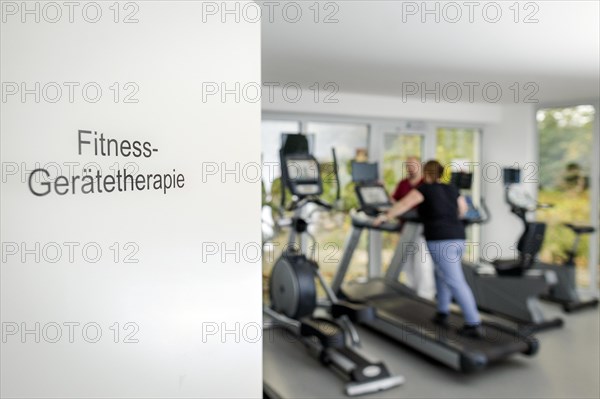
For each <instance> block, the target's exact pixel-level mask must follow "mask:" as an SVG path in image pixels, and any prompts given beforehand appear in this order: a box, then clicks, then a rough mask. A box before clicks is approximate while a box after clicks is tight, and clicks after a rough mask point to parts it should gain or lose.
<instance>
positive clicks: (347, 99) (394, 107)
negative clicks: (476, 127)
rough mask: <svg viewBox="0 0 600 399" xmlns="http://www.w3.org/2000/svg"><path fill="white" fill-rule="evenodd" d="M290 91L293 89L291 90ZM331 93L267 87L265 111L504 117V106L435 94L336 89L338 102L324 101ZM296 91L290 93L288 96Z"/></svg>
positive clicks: (478, 120) (475, 120) (480, 120)
mask: <svg viewBox="0 0 600 399" xmlns="http://www.w3.org/2000/svg"><path fill="white" fill-rule="evenodd" d="M290 91H291V90H290ZM326 94H329V93H323V92H321V93H320V96H319V101H315V96H314V92H313V91H311V90H308V89H304V90H303V91H302V95H301V97H300V99H299V100H298V101H297V102H291V101H286V100H285V98H286V97H285V95H284V94H283V93H282V90H281V88H279V90H277V89H275V90H274V92H273V93H271V96H269V93H268V92H267V91H266V90H264V91H263V96H262V110H263V112H281V113H306V114H316V115H336V116H339V117H361V118H372V119H378V118H385V119H417V120H437V121H444V122H468V123H471V124H489V123H499V122H501V120H502V108H503V107H502V106H501V105H499V104H485V103H444V102H438V103H436V102H435V101H434V99H433V97H432V98H427V102H422V101H419V100H415V99H412V98H407V99H406V101H403V99H402V98H401V97H387V96H373V95H364V94H355V93H337V94H334V95H333V96H332V99H335V100H338V102H337V103H329V102H325V101H324V97H325V95H326ZM293 96H294V94H290V95H288V98H290V97H293Z"/></svg>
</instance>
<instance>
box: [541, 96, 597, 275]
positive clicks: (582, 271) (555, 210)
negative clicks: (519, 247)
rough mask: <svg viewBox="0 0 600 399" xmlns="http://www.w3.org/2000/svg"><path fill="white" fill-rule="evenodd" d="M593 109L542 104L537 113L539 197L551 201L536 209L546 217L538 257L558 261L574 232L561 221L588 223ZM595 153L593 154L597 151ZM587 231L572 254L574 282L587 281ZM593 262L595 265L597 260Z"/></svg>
mask: <svg viewBox="0 0 600 399" xmlns="http://www.w3.org/2000/svg"><path fill="white" fill-rule="evenodd" d="M595 116H596V115H595V110H594V107H593V106H591V105H580V106H575V107H569V108H546V109H541V110H539V111H538V113H537V124H538V134H539V161H540V163H539V191H538V201H539V202H543V203H549V204H552V205H553V207H552V208H550V209H545V210H539V211H538V212H537V218H538V220H540V221H543V222H546V224H547V228H546V236H545V240H544V245H543V247H542V250H541V251H540V259H541V260H542V261H544V262H548V263H563V262H564V260H565V252H566V251H567V250H568V249H569V247H570V246H571V245H572V243H573V239H574V234H573V233H572V232H571V231H570V230H569V229H567V228H566V227H564V226H563V223H566V222H579V223H584V224H589V223H590V222H591V215H590V210H591V202H590V201H591V194H590V184H591V181H590V177H591V167H592V159H593V158H592V157H593V156H594V154H593V151H594V150H593V148H594V145H593V130H594V119H595ZM596 156H598V154H596ZM589 254H590V241H589V236H588V235H585V236H582V238H581V242H580V244H579V249H578V252H577V257H576V261H575V262H576V265H577V273H576V275H577V280H578V281H577V282H578V284H579V285H580V286H584V287H589V286H590V267H592V266H593V265H589V262H590V260H589ZM595 267H598V266H597V265H596V266H595Z"/></svg>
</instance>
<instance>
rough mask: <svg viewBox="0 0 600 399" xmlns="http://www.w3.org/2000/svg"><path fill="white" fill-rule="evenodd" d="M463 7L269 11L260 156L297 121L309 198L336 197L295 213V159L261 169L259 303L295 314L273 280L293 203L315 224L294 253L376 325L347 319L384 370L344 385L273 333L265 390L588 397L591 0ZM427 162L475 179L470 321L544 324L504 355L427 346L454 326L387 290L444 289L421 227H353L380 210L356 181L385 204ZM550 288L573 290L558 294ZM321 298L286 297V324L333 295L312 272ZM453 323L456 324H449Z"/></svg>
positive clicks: (595, 340) (595, 264)
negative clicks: (464, 356)
mask: <svg viewBox="0 0 600 399" xmlns="http://www.w3.org/2000/svg"><path fill="white" fill-rule="evenodd" d="M469 7H470V6H469V4H467V3H461V2H386V1H382V2H379V1H373V2H360V1H359V2H354V1H352V2H341V3H336V2H333V3H322V4H320V5H317V4H316V3H315V4H314V5H310V6H309V5H306V6H305V7H303V8H302V12H301V14H302V15H304V16H305V17H306V16H309V17H310V18H303V19H299V20H298V21H296V22H295V23H286V21H285V20H284V21H279V23H277V22H273V23H266V22H265V21H263V25H262V79H263V85H265V86H266V90H268V89H271V94H272V95H271V96H270V97H268V96H267V95H263V98H262V100H263V101H262V122H261V131H262V133H261V134H262V144H261V151H262V159H263V163H264V164H266V165H267V166H268V165H271V164H272V165H275V164H278V165H279V164H281V165H282V166H283V165H284V160H283V159H282V158H281V156H282V154H281V153H280V151H281V150H282V149H283V148H286V147H287V146H285V145H284V144H285V140H286V137H289V139H290V140H291V139H292V138H293V137H295V136H288V135H289V134H292V133H302V134H303V135H305V136H306V141H307V143H308V146H307V147H306V148H307V153H308V154H310V155H311V156H312V157H314V159H315V160H316V161H318V165H319V166H320V175H321V177H322V182H321V184H322V189H321V190H320V191H321V195H320V198H321V200H323V201H324V202H326V203H327V204H329V205H331V208H329V207H323V206H319V204H302V203H301V204H300V205H306V206H305V207H304V208H305V209H304V211H302V210H297V209H294V206H296V205H298V204H296V203H295V201H297V200H298V199H301V198H303V196H302V195H301V194H300V195H299V196H294V194H295V193H294V192H293V191H291V192H290V190H293V189H294V187H295V185H294V184H292V185H286V184H285V180H286V173H283V174H282V172H281V171H280V170H279V169H277V168H271V169H266V168H264V169H263V170H268V172H269V173H270V174H265V173H263V219H262V220H263V239H264V240H265V241H264V248H263V279H264V284H263V292H264V293H263V295H264V300H265V302H266V303H271V309H274V310H277V312H276V314H274V315H273V316H277V314H281V313H283V314H284V315H287V316H288V317H289V316H290V315H292V313H294V311H293V310H291V309H293V306H292V305H291V304H290V302H288V300H289V298H287V297H280V296H278V295H277V294H275V296H274V294H273V293H271V292H270V291H271V289H277V287H279V289H281V287H285V286H286V284H289V282H287V283H286V282H285V281H286V277H281V276H279V277H277V276H275V277H273V275H272V274H271V273H272V271H273V270H275V269H274V267H275V266H276V265H277V262H281V259H282V258H281V256H282V253H283V252H284V251H285V250H286V249H287V247H286V245H289V244H290V241H289V239H290V234H291V232H292V231H294V230H297V229H296V228H295V225H294V220H295V218H298V217H300V218H301V220H302V221H303V222H305V224H306V225H307V227H305V228H306V233H308V234H304V236H305V237H304V238H303V239H298V240H297V242H298V245H299V248H298V249H299V253H301V254H303V255H304V256H305V257H306V258H308V259H312V260H314V262H315V264H317V265H318V267H319V271H320V274H321V275H322V277H323V278H324V279H325V280H326V284H328V285H329V286H330V288H332V291H333V294H335V297H336V299H337V300H339V301H342V302H343V301H348V302H351V303H352V304H360V305H361V306H366V307H372V308H373V309H374V313H375V316H374V319H373V320H361V317H360V316H356V315H350V316H349V317H348V318H349V319H351V320H352V322H353V324H354V325H355V326H356V331H357V332H358V335H359V336H360V350H361V351H362V352H364V353H365V356H367V358H371V359H372V358H374V359H377V360H378V361H381V362H382V363H383V364H384V365H385V367H386V369H385V372H386V376H388V378H392V380H389V379H388V380H386V379H384V378H381V379H380V382H381V385H380V386H379V387H377V385H376V382H375V380H374V379H365V380H360V379H356V380H353V379H350V382H348V381H345V382H342V381H344V380H343V379H342V380H340V379H339V378H337V379H336V376H334V375H333V374H334V373H331V372H329V373H328V372H326V371H324V370H323V367H320V368H319V367H318V365H317V362H316V361H315V359H314V357H313V358H311V357H310V356H307V353H306V349H304V348H303V347H302V345H297V341H296V340H291V339H290V338H289V332H285V333H283V334H282V333H276V331H277V328H273V332H269V333H267V332H266V331H265V333H264V335H263V347H264V352H263V372H264V376H263V378H264V383H265V385H264V389H265V393H266V395H267V396H269V397H290V398H299V397H302V398H307V397H314V398H324V397H340V396H341V393H342V390H343V389H346V391H345V392H346V394H347V395H352V393H353V392H363V391H361V388H360V387H361V386H362V387H364V388H365V392H366V394H367V396H369V395H372V396H373V397H381V398H384V397H389V398H398V397H407V398H437V397H451V398H466V397H473V398H475V397H477V398H481V397H490V398H524V397H527V398H552V397H555V398H559V397H560V398H566V397H597V396H598V393H599V387H598V375H599V373H600V369H599V360H598V359H600V356H599V355H600V353H599V333H600V332H599V318H598V309H597V307H596V306H595V305H596V304H597V300H596V299H594V298H597V295H598V281H599V280H598V268H599V259H598V251H599V245H598V234H597V233H596V231H597V229H598V220H599V219H598V217H599V215H598V202H599V200H598V183H599V178H600V177H599V172H598V168H599V159H600V154H599V132H598V126H599V125H598V116H597V112H598V98H599V67H600V65H599V62H598V47H599V46H598V13H599V12H598V3H597V2H570V3H568V4H567V3H566V2H541V3H538V2H514V3H513V2H498V3H495V4H492V3H488V4H484V3H476V4H475V3H474V4H473V5H472V7H473V8H469ZM288 11H289V15H290V19H291V18H294V17H295V16H296V15H297V13H296V12H292V11H293V8H292V6H289V10H288ZM318 11H319V12H318ZM318 21H320V22H321V23H317V22H318ZM278 89H279V90H278ZM293 147H294V146H293V145H291V146H290V147H289V148H291V150H290V151H292V153H293V152H294V151H295V150H293ZM332 151H335V153H333V152H332ZM292 158H293V156H292ZM430 160H437V161H439V162H440V163H441V164H442V165H443V166H444V169H445V170H444V175H443V176H442V179H441V180H442V182H443V183H447V184H452V182H453V181H454V182H458V181H459V180H460V179H459V176H461V175H463V176H468V179H467V183H466V184H461V183H457V184H458V191H459V192H460V193H461V194H462V195H463V196H465V197H468V198H469V204H470V206H471V205H472V207H473V210H475V211H476V212H475V216H474V218H475V219H477V220H475V221H474V222H473V223H469V224H466V225H465V230H466V245H465V249H464V252H463V255H462V258H463V262H462V263H463V265H462V268H463V271H464V275H465V278H466V280H467V283H468V286H469V288H470V289H471V290H472V291H473V295H474V297H475V302H476V303H477V307H478V309H479V313H480V316H481V320H483V323H484V324H485V323H492V324H495V323H498V324H501V325H502V326H506V327H508V328H511V329H517V331H520V332H521V333H524V334H525V335H527V336H528V337H535V338H534V339H535V340H536V341H537V344H538V345H539V347H538V348H537V350H536V353H535V354H533V353H530V354H529V355H527V354H523V353H519V354H516V355H514V356H513V355H508V352H504V353H503V354H502V356H500V357H501V358H502V359H501V360H500V359H496V360H498V361H495V360H494V359H492V358H489V359H487V360H486V361H484V363H485V366H483V365H481V367H479V366H477V367H475V368H477V369H478V370H469V367H465V366H464V364H463V365H458V366H457V365H454V364H452V361H450V360H449V358H448V357H447V356H448V355H449V353H448V351H447V349H448V347H445V348H443V349H440V350H439V352H440V353H438V354H436V350H437V349H436V348H435V346H434V345H429V344H428V342H427V339H426V338H428V337H429V336H430V335H432V334H433V335H434V336H435V337H433V338H432V339H439V340H441V341H444V340H450V341H453V337H455V336H454V335H450V336H442V337H440V336H439V335H438V334H440V330H439V328H438V327H436V325H435V324H431V326H430V327H428V326H429V324H427V321H425V322H423V321H422V320H421V318H422V317H426V318H432V317H433V316H434V314H435V309H433V308H432V309H431V310H430V309H426V308H421V307H417V306H416V305H415V308H414V309H413V308H412V306H413V305H412V304H409V303H408V302H405V301H403V300H400V299H397V298H398V297H399V296H402V295H403V291H402V290H401V289H399V288H405V287H396V286H397V285H398V282H399V283H400V284H401V285H402V286H408V287H409V288H410V289H412V292H411V293H409V294H408V295H416V296H418V297H420V298H425V300H430V301H434V302H435V301H436V294H435V291H436V289H435V288H436V281H435V279H434V273H436V271H435V266H433V267H432V266H431V263H433V262H432V260H431V258H429V259H428V257H429V256H431V254H430V253H429V251H428V250H427V248H428V247H427V244H426V240H427V237H425V240H423V238H422V233H423V232H422V230H418V229H420V228H419V227H416V226H414V227H415V229H417V231H415V232H412V231H411V230H410V229H409V227H410V226H411V225H412V224H411V223H408V221H406V222H404V223H402V222H399V224H404V225H403V226H402V227H401V228H400V230H397V229H385V228H382V229H373V228H370V227H368V226H366V225H364V224H363V225H361V224H360V221H363V222H364V221H365V220H370V219H372V220H374V219H376V218H377V216H378V214H380V213H379V212H378V211H382V209H377V206H379V207H381V205H382V204H381V203H377V206H375V207H374V208H373V209H371V212H369V211H368V210H367V209H365V208H368V204H365V202H368V201H367V199H366V198H359V197H363V196H361V195H360V191H359V189H358V187H360V186H361V185H362V186H367V188H368V189H370V190H373V189H374V187H377V186H380V187H379V188H381V189H382V193H381V195H382V197H383V198H385V197H386V196H387V197H389V196H393V197H394V198H393V199H392V203H394V201H396V200H398V199H399V198H398V195H397V194H401V193H399V192H398V190H399V191H403V190H402V189H401V188H399V183H400V182H401V181H402V180H405V179H408V181H410V182H412V185H413V186H415V185H417V184H418V183H419V180H420V179H422V175H423V172H422V171H421V172H416V174H417V176H415V177H413V174H415V170H414V169H415V167H414V166H415V164H419V166H420V167H421V168H423V167H424V166H425V164H426V162H428V161H430ZM360 165H363V166H365V168H366V169H369V166H371V168H370V169H371V170H372V174H371V176H370V178H366V180H361V178H360V177H358V176H359V175H360V174H361V172H360V171H361V170H363V169H364V168H363V169H360V168H359V166H360ZM297 169H299V168H297V167H296V168H294V167H291V169H290V170H289V171H288V173H287V174H289V175H294V173H297V171H296V170H297ZM411 169H412V170H411ZM333 170H335V171H336V173H333V172H332V171H333ZM367 174H369V172H367ZM453 176H454V177H455V178H453ZM282 180H283V184H282ZM291 180H292V181H293V180H294V178H293V176H292V178H291ZM369 185H373V187H368V186H369ZM408 187H409V188H408V190H410V188H411V187H410V185H409V186H408ZM406 191H407V190H406V189H405V190H404V194H406ZM282 192H285V195H284V196H283V198H282ZM364 197H368V196H367V195H364ZM377 198H379V199H376V202H378V201H381V197H377ZM517 198H518V199H517ZM390 205H391V204H388V206H390ZM384 208H385V207H384ZM418 209H421V208H418ZM401 219H402V218H400V220H401ZM526 223H527V224H526ZM567 225H569V226H567ZM360 226H362V227H360ZM525 226H529V227H528V230H529V236H531V237H533V236H536V237H537V238H536V239H532V240H529V238H523V242H524V245H523V248H521V247H519V245H518V242H519V240H520V239H521V238H522V237H525ZM301 228H302V226H300V229H301ZM426 229H427V228H426ZM298 231H301V230H297V231H296V233H297V232H298ZM361 232H362V233H364V234H361ZM411 234H412V235H411ZM300 235H302V234H300ZM425 235H427V233H425ZM403 236H405V237H403ZM418 236H421V238H419V237H418ZM576 238H577V240H578V245H577V247H576V248H575V249H574V251H575V252H576V253H574V254H573V257H572V258H569V251H573V248H574V246H573V244H574V242H575V239H576ZM302 240H304V241H302ZM528 242H529V244H527V243H528ZM349 245H352V250H349V249H348V246H349ZM402 252H404V255H403V254H402ZM352 255H353V256H352ZM347 256H348V258H350V259H348V258H347ZM448 256H451V255H449V254H448ZM529 256H531V260H526V259H525V258H528V257H529ZM431 257H433V256H431ZM511 263H512V265H511ZM292 264H294V261H292V260H289V264H286V263H282V264H281V265H278V266H277V267H278V268H279V269H281V268H282V267H284V266H285V265H288V266H289V265H292ZM542 264H543V265H546V266H541V265H542ZM517 265H519V266H517ZM547 265H552V266H547ZM503 266H511V268H512V267H513V266H517V269H513V270H512V271H509V269H510V268H509V269H502V267H503ZM342 267H343V268H344V271H343V272H342V271H340V268H342ZM459 267H460V266H459ZM557 267H560V268H557ZM391 269H394V270H391ZM281 270H283V269H281ZM566 270H570V271H573V272H575V273H572V274H571V275H570V278H569V279H570V281H571V282H570V283H568V284H567V285H568V286H569V288H567V287H566V286H564V287H563V286H562V285H561V283H560V281H563V282H566V281H567V279H564V278H563V277H565V276H564V275H562V274H561V276H562V277H561V276H558V278H557V279H558V281H559V282H556V283H553V281H555V277H557V276H556V274H555V276H554V277H553V276H552V274H554V273H556V272H558V273H561V272H564V271H566ZM282 279H283V281H281V280H282ZM277 282H280V283H279V285H278V283H277ZM538 283H539V285H538ZM377 284H379V285H377ZM553 284H554V285H553ZM536 285H537V288H535V286H536ZM561 287H562V288H566V289H567V291H570V292H577V294H576V295H577V296H576V297H575V296H574V297H570V298H567V297H562V296H561V295H560V294H558V292H559V291H561ZM559 296H560V297H561V298H562V299H560V300H559V298H558V297H559ZM317 297H318V300H317V302H316V303H317V305H316V309H315V311H314V313H311V314H308V313H310V312H308V313H306V312H304V311H301V310H296V312H299V313H296V314H295V318H296V319H297V320H300V319H299V317H300V316H302V317H307V314H308V316H309V317H317V318H318V317H320V313H319V309H318V308H319V306H318V305H319V303H320V301H327V300H329V301H331V298H328V296H327V292H326V290H325V289H323V288H322V284H319V283H318V280H317ZM438 300H439V298H438ZM571 300H575V302H569V301H571ZM565 301H566V302H565ZM452 302H453V304H452V305H451V309H452V311H456V312H460V311H461V309H460V306H458V302H457V301H456V298H454V300H453V301H452ZM569 303H570V304H571V305H572V307H570V306H571V305H569ZM579 305H581V306H579ZM290 306H292V308H290ZM290 312H291V313H290ZM411 312H417V313H419V314H412V315H411ZM422 312H429V313H427V314H426V315H423V314H421V313H422ZM272 313H273V312H271V311H270V310H269V312H268V313H266V319H268V318H269V317H270V316H269V315H271V314H272ZM330 314H331V313H330ZM458 314H460V313H458ZM291 318H294V317H291ZM462 322H463V320H462V319H456V320H455V323H456V324H457V325H456V327H460V325H461V324H462ZM274 325H277V322H274ZM407 326H416V329H415V330H411V329H410V328H409V327H407ZM286 331H287V330H286ZM488 333H489V334H490V336H493V337H495V338H492V339H491V340H490V341H495V342H494V344H493V345H492V346H496V349H498V350H499V351H503V349H501V348H502V347H503V345H502V344H501V343H500V341H502V339H500V338H498V339H497V340H496V338H497V337H500V336H502V335H503V334H505V333H500V332H498V334H497V335H496V333H492V332H491V330H489V331H488ZM347 334H351V332H348V333H347ZM422 335H425V336H426V337H423V336H422ZM442 335H443V334H442ZM513 338H514V337H513ZM446 343H447V342H446ZM454 343H457V344H459V346H460V345H462V343H460V342H457V341H455V342H454ZM513 343H514V342H513ZM464 349H465V347H461V348H460V349H457V350H458V351H459V352H460V351H462V350H464ZM477 350H483V349H482V348H481V347H478V349H476V351H477ZM484 351H485V350H484ZM509 352H510V351H509ZM322 356H323V355H322ZM325 356H327V355H325ZM450 357H452V356H450ZM459 357H460V356H459ZM321 359H322V358H321ZM329 367H330V368H335V367H336V364H335V362H333V364H329ZM399 376H400V377H401V381H400V380H398V379H397V380H396V381H395V382H394V380H393V378H394V377H399ZM402 381H403V383H402ZM394 383H398V386H397V387H395V388H391V389H389V390H385V387H386V386H388V385H387V384H391V385H393V384H394ZM370 384H371V385H370ZM371 388H372V389H374V390H377V389H384V390H383V391H382V392H378V393H374V392H373V391H369V390H370V389H371ZM353 390H354V391H353Z"/></svg>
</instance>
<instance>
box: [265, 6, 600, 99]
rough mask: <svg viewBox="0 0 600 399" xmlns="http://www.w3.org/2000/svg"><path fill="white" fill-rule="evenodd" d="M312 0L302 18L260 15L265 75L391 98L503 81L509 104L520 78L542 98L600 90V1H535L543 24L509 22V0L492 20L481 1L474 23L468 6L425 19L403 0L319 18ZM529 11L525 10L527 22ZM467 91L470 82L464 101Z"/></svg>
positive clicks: (590, 96)
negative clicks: (415, 89)
mask: <svg viewBox="0 0 600 399" xmlns="http://www.w3.org/2000/svg"><path fill="white" fill-rule="evenodd" d="M313 3H314V2H312V1H311V2H307V3H304V4H305V6H303V17H302V19H301V20H300V22H297V23H289V22H286V21H285V20H284V19H282V18H281V13H279V14H278V13H274V14H273V15H274V20H275V21H274V22H268V21H267V20H266V18H265V17H264V15H263V22H262V25H263V28H262V46H263V49H262V54H263V56H262V57H263V59H262V61H263V65H262V70H263V81H264V82H280V83H287V82H298V83H300V84H302V85H304V86H310V85H311V84H313V83H314V82H319V83H325V82H335V83H337V85H338V86H339V89H340V91H341V92H353V93H365V94H379V95H393V96H400V95H401V94H402V87H403V82H417V83H421V82H426V84H427V85H428V87H434V86H433V85H434V83H435V82H440V84H441V85H444V84H446V83H448V82H457V83H459V84H460V85H462V84H463V83H464V82H478V83H480V84H481V85H484V84H486V83H488V82H497V83H498V84H500V87H501V88H502V89H503V95H502V100H501V102H504V103H509V102H513V101H514V99H513V92H512V91H510V89H509V87H510V86H511V85H512V84H513V83H514V82H518V83H519V84H520V85H521V86H523V85H524V84H525V83H527V82H534V83H535V84H536V85H537V87H539V92H538V93H537V94H535V95H534V96H533V98H534V99H537V100H539V101H540V102H569V101H573V100H582V99H595V98H598V97H600V54H599V51H600V43H599V40H600V26H599V19H600V18H599V17H600V8H599V2H598V1H545V2H543V1H542V2H540V1H537V2H534V3H535V4H537V5H538V6H539V10H538V11H537V13H536V14H535V18H537V19H538V20H539V22H537V23H529V24H526V23H523V22H520V23H515V22H514V21H513V15H514V14H513V12H512V11H511V10H510V9H509V6H510V5H511V4H513V3H514V2H513V1H509V2H502V1H500V2H498V3H499V4H501V8H502V12H503V14H502V17H501V19H500V21H499V22H497V23H495V24H494V23H489V22H486V21H485V20H484V18H483V17H482V12H481V7H479V8H476V9H475V13H474V19H475V21H474V22H473V23H470V22H469V21H468V14H467V12H468V8H466V7H465V6H463V7H462V10H463V15H462V18H461V20H460V21H459V22H458V23H449V22H446V21H444V20H443V19H442V20H440V22H439V23H436V22H435V21H434V20H433V16H428V17H427V18H428V19H427V22H425V23H422V22H421V20H420V16H419V15H415V16H408V15H407V16H406V18H407V21H406V22H403V20H402V19H403V14H402V10H403V5H402V2H400V1H336V2H335V3H336V4H337V5H339V11H338V12H337V14H336V15H335V17H336V18H337V19H338V20H339V22H338V23H329V24H324V23H314V21H313V20H312V19H313V14H312V11H310V10H309V9H308V6H309V5H310V4H313ZM414 4H417V5H420V4H421V2H420V1H419V2H414ZM429 4H430V6H431V7H433V5H431V3H429ZM441 4H442V5H443V3H441ZM457 4H459V5H461V4H463V2H462V1H458V2H457ZM521 4H522V5H523V4H524V3H523V2H522V3H521ZM532 10H533V8H529V9H527V10H524V9H523V8H521V15H520V18H521V20H522V19H523V18H524V17H525V15H526V14H528V13H529V12H530V11H532ZM448 11H451V10H450V9H448ZM321 12H322V13H325V12H324V11H323V10H322V11H321ZM489 15H490V16H493V14H492V12H491V11H490V14H489ZM450 16H452V17H453V16H454V14H452V15H450ZM321 17H323V14H322V15H321ZM526 92H531V90H529V91H521V101H522V97H523V96H524V95H525V94H526ZM467 93H468V91H467V89H466V87H465V89H464V94H463V99H465V100H468V97H467V95H468V94H467ZM476 93H480V90H479V92H478V91H477V90H476Z"/></svg>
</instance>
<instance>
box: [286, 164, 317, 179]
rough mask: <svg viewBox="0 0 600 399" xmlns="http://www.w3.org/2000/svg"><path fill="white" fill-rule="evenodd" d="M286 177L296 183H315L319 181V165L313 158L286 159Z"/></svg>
mask: <svg viewBox="0 0 600 399" xmlns="http://www.w3.org/2000/svg"><path fill="white" fill-rule="evenodd" d="M286 166H287V171H288V177H289V179H290V180H292V181H295V182H297V183H313V182H314V183H316V182H318V181H319V165H318V164H317V162H316V161H315V160H313V159H288V160H287V162H286Z"/></svg>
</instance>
